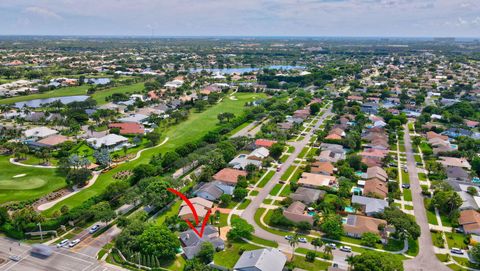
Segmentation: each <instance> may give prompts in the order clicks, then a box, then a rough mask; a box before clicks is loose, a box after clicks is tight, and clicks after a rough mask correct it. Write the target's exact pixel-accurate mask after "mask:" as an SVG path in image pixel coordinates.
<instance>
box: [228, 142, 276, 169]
mask: <svg viewBox="0 0 480 271" xmlns="http://www.w3.org/2000/svg"><path fill="white" fill-rule="evenodd" d="M269 153H270V152H269V151H268V149H267V148H264V147H260V148H258V149H255V150H254V151H252V152H251V153H250V154H239V155H238V156H237V157H235V158H233V159H232V160H231V161H230V162H229V163H228V165H229V166H231V167H233V168H234V169H245V168H246V167H247V165H254V166H256V167H258V168H261V167H262V160H263V159H265V158H266V157H268V155H269Z"/></svg>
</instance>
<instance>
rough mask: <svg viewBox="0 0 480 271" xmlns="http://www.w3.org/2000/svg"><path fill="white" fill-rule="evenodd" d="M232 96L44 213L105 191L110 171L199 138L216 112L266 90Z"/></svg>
mask: <svg viewBox="0 0 480 271" xmlns="http://www.w3.org/2000/svg"><path fill="white" fill-rule="evenodd" d="M234 96H235V97H236V99H230V97H225V98H224V99H223V100H222V101H221V102H220V103H218V104H216V105H214V106H212V107H209V108H208V109H206V110H205V111H203V112H201V113H191V114H190V116H189V118H188V120H186V121H183V122H181V123H179V124H178V125H175V126H172V127H170V128H168V130H167V131H166V132H164V133H163V134H162V137H163V138H167V137H168V141H167V142H166V143H165V144H163V145H162V146H159V147H156V148H152V149H149V150H146V151H144V152H143V153H142V154H141V156H140V158H139V159H137V160H134V161H131V162H128V163H125V164H122V165H120V166H118V167H116V168H114V169H113V170H110V171H109V172H106V173H104V174H102V175H100V176H99V178H98V179H97V181H96V182H95V184H94V185H92V186H90V187H89V188H87V189H84V190H82V191H81V192H79V193H77V194H75V195H73V196H71V197H69V198H67V199H65V200H63V201H61V202H59V203H57V204H56V205H54V206H53V207H52V208H50V209H48V210H46V211H44V212H43V213H44V214H45V215H46V216H50V215H51V214H52V213H53V212H55V211H56V210H59V209H60V208H61V207H62V206H63V205H66V206H68V207H69V208H73V207H75V206H78V205H80V204H81V203H82V202H84V201H85V200H87V199H89V198H91V197H93V196H96V195H98V194H100V193H101V192H102V191H104V190H105V188H106V187H107V186H108V185H109V184H110V183H111V182H112V181H113V180H114V179H113V175H115V173H117V172H119V171H123V170H131V169H133V168H134V167H135V166H137V165H138V164H142V163H148V162H149V160H150V158H151V157H152V156H153V155H154V154H158V153H165V152H168V151H173V150H174V149H175V148H177V147H178V146H181V145H183V144H185V143H187V142H191V141H195V140H198V139H200V138H202V137H203V136H204V135H205V134H206V133H207V132H209V131H211V130H213V129H214V128H215V127H216V125H217V124H218V119H217V115H218V114H219V113H222V112H231V113H234V114H235V115H239V114H240V113H241V112H242V111H243V109H244V105H245V103H246V102H249V101H254V100H256V99H259V98H264V97H265V94H257V93H235V94H234Z"/></svg>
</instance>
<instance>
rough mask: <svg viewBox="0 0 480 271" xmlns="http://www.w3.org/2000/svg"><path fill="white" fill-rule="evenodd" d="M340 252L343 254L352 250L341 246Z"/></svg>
mask: <svg viewBox="0 0 480 271" xmlns="http://www.w3.org/2000/svg"><path fill="white" fill-rule="evenodd" d="M340 250H341V251H343V252H352V248H351V247H349V246H341V247H340Z"/></svg>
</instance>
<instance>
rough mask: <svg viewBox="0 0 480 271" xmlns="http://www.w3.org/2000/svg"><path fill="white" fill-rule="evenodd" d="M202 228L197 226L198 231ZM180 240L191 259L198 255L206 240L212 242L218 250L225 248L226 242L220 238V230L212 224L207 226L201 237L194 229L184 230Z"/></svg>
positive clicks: (185, 252)
mask: <svg viewBox="0 0 480 271" xmlns="http://www.w3.org/2000/svg"><path fill="white" fill-rule="evenodd" d="M200 230H201V229H200V228H197V231H198V232H200ZM180 241H181V242H182V245H183V253H184V255H185V257H186V258H187V259H189V260H191V259H193V258H195V256H197V254H198V253H199V252H200V250H201V247H202V244H203V243H204V242H209V243H211V244H212V245H213V247H214V248H215V250H217V251H219V250H223V249H225V242H224V241H223V240H222V239H220V237H219V234H218V230H217V229H216V228H215V227H213V226H212V225H207V226H205V229H204V232H203V235H202V237H201V238H200V236H198V235H197V234H196V233H195V232H194V231H193V230H192V229H190V230H187V231H184V232H182V233H180Z"/></svg>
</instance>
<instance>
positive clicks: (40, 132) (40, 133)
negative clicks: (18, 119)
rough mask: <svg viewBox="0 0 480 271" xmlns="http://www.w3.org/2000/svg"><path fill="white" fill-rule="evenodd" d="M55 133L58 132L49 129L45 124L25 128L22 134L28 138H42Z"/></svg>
mask: <svg viewBox="0 0 480 271" xmlns="http://www.w3.org/2000/svg"><path fill="white" fill-rule="evenodd" d="M56 134H58V131H56V130H53V129H50V128H48V127H45V126H41V127H35V128H32V129H28V130H25V131H24V132H23V135H24V136H25V138H26V139H30V140H38V139H42V138H45V137H48V136H51V135H56Z"/></svg>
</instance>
